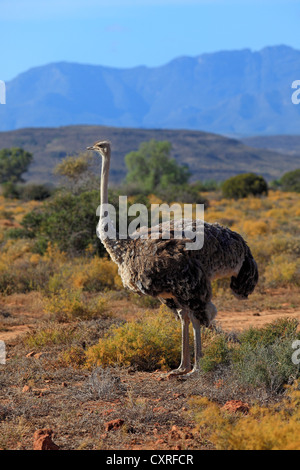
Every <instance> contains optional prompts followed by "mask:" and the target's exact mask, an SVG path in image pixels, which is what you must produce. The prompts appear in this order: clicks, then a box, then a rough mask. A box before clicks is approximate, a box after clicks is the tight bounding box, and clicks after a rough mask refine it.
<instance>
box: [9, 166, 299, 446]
mask: <svg viewBox="0 0 300 470" xmlns="http://www.w3.org/2000/svg"><path fill="white" fill-rule="evenodd" d="M80 158H81V157H80ZM73 164H74V165H75V169H76V165H77V163H76V159H72V160H70V159H69V160H68V165H70V166H67V168H68V169H69V170H70V168H71V170H72V167H73ZM82 168H83V167H82ZM86 168H87V167H86ZM71 170H70V171H71ZM72 171H73V170H72ZM72 171H71V173H69V176H66V175H67V173H65V178H66V179H65V180H64V185H65V187H64V188H63V187H61V188H59V189H58V190H56V191H55V192H54V193H53V194H51V196H50V197H48V198H46V199H44V200H40V199H39V198H36V197H33V196H32V195H33V194H34V191H33V192H32V193H31V194H32V195H31V196H29V197H28V198H25V197H24V198H22V199H18V198H15V199H13V198H11V197H4V195H3V194H2V196H0V250H1V258H0V333H1V334H2V335H3V336H0V339H2V337H3V338H10V336H9V335H10V334H12V335H14V332H15V331H16V332H17V331H18V329H20V331H21V332H23V333H24V331H25V334H23V336H17V335H15V336H11V338H13V339H12V340H10V339H8V340H7V350H8V352H9V360H8V361H7V364H6V365H5V366H2V365H0V368H1V385H3V386H2V387H0V395H1V405H0V447H1V448H3V449H13V448H26V449H27V448H28V449H29V448H32V436H33V433H34V431H35V430H36V429H39V428H41V427H44V423H45V420H46V421H47V423H49V426H51V427H53V428H54V429H55V431H56V432H57V439H58V443H59V445H60V446H61V447H62V448H64V449H68V448H73V449H74V448H86V449H96V448H101V449H114V448H116V447H118V448H121V449H132V448H136V446H138V444H137V443H138V442H141V443H142V444H141V445H142V446H143V448H155V449H156V448H163V449H174V448H175V447H176V448H178V447H180V448H181V449H200V448H201V449H211V448H217V449H277V448H278V449H288V448H291V449H299V448H300V443H299V439H298V438H297V430H298V427H297V426H298V424H297V423H298V422H299V413H298V409H299V386H298V383H297V381H298V380H299V379H300V369H299V364H298V365H297V364H294V363H293V362H292V360H291V356H292V354H293V352H294V349H293V347H292V344H293V342H294V341H295V340H297V339H298V340H299V339H300V333H299V324H298V319H299V315H298V313H297V312H298V305H299V288H300V265H299V259H300V256H299V255H300V244H299V219H300V197H299V194H298V193H297V192H285V191H282V190H270V191H269V192H268V194H267V195H263V197H259V196H253V195H250V196H248V197H245V198H240V199H239V198H237V199H228V198H225V197H223V195H222V193H221V191H220V190H219V188H216V187H214V188H213V190H210V191H206V192H205V200H207V201H208V203H207V204H206V210H205V220H206V221H208V222H218V223H220V224H223V225H226V226H228V227H230V228H231V229H232V230H234V231H237V232H239V233H241V234H242V235H243V236H244V237H245V239H246V240H247V242H248V244H249V246H250V247H251V250H252V252H253V255H254V257H255V259H256V260H257V262H258V266H259V274H260V279H259V284H258V286H257V288H256V290H255V292H254V293H253V294H252V295H251V296H250V297H249V300H248V301H247V302H243V303H242V302H238V301H237V300H236V299H235V298H233V296H232V294H231V293H230V290H229V280H215V281H214V282H213V294H214V303H215V304H216V306H217V308H218V310H219V311H220V313H219V317H217V324H216V325H214V326H213V327H212V328H210V329H203V332H202V343H203V350H204V356H203V357H202V358H201V360H200V365H201V370H202V372H201V377H200V380H191V381H189V382H188V383H186V382H181V381H179V380H178V381H177V380H176V379H175V380H174V382H172V384H171V385H172V386H171V387H170V382H169V381H168V380H163V378H162V377H161V375H162V374H163V372H164V371H168V370H170V369H171V368H175V367H177V366H178V364H179V361H180V348H181V332H180V324H179V322H176V321H175V320H174V317H173V315H172V314H171V313H170V312H169V311H168V310H167V309H166V307H161V306H160V304H159V302H158V301H157V300H156V299H152V298H148V297H144V296H137V295H133V294H131V293H130V292H128V291H125V290H124V289H123V285H122V282H121V279H120V277H119V275H118V271H117V266H116V265H115V264H114V263H113V262H112V261H111V260H110V259H109V258H108V257H107V255H106V253H105V250H104V248H103V246H102V245H101V244H100V243H99V241H98V240H97V238H96V235H95V227H96V224H97V216H96V213H95V212H96V207H97V205H98V203H99V194H98V190H97V191H93V190H91V189H90V188H89V187H88V186H89V185H86V184H85V183H84V184H82V185H81V182H79V186H80V188H79V190H78V186H77V185H76V184H75V187H74V184H73V182H72V181H75V180H76V177H75V176H74V178H75V179H74V180H72V178H73V176H72ZM87 171H89V170H87ZM75 173H76V172H75ZM77 181H79V180H77ZM91 181H93V179H92V180H91ZM201 184H202V183H201ZM201 184H199V183H197V184H194V185H188V184H185V185H177V184H174V185H171V186H170V187H168V188H166V189H165V190H164V191H165V192H163V189H161V190H160V193H159V197H158V191H156V190H155V193H151V192H149V193H147V192H146V193H145V192H144V193H143V194H140V193H139V192H138V191H137V192H136V193H135V194H132V195H131V196H130V197H129V198H128V203H129V204H132V203H134V202H143V203H144V204H146V206H147V207H150V204H152V203H162V202H173V200H176V199H175V198H176V197H177V198H178V200H179V202H187V200H188V197H191V201H192V202H198V201H199V200H203V196H202V194H201V192H202V191H203V187H202V186H201ZM18 187H19V185H18V184H17V185H15V188H18ZM179 189H181V190H182V192H181V193H180V192H179ZM38 192H39V191H38ZM41 192H42V189H41ZM119 194H122V193H121V189H120V188H114V189H112V190H111V191H110V196H109V197H110V201H111V202H112V203H113V204H114V205H116V206H117V202H118V196H119ZM123 194H124V193H123ZM31 198H32V199H31ZM224 312H225V314H224ZM26 331H27V332H26ZM5 335H7V336H5ZM190 337H191V344H192V329H190ZM5 341H6V339H5ZM200 396H201V397H202V398H199V397H200ZM203 397H205V398H203ZM234 399H237V400H243V402H244V401H245V402H247V403H248V404H249V408H250V411H249V413H248V415H245V416H244V415H243V414H238V413H236V414H232V413H229V412H228V411H226V409H225V408H223V406H222V405H223V404H224V403H225V402H227V401H228V400H234ZM37 402H38V405H39V406H38V407H37ZM187 408H189V410H190V411H191V412H190V413H187V412H186V410H187ZM120 417H122V419H124V421H125V424H124V427H123V428H122V429H121V430H115V431H114V432H106V431H105V424H106V423H107V421H109V420H111V419H118V418H120ZM191 422H192V423H194V426H192V427H191ZM174 423H176V425H174ZM47 426H48V424H47ZM176 427H177V428H178V429H177V428H176ZM193 427H195V429H192V428H193ZM174 428H176V429H175V430H174ZM294 431H295V432H294ZM298 434H299V433H298ZM174 436H175V437H174ZM178 436H179V437H178ZM191 436H192V437H191ZM55 438H56V436H55Z"/></svg>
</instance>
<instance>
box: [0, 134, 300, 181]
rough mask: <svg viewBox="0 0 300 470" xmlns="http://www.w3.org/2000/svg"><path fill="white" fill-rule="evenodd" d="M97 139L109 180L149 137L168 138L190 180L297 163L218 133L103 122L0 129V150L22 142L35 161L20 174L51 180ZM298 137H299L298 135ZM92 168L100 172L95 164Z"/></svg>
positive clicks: (278, 171) (279, 170)
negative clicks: (106, 150)
mask: <svg viewBox="0 0 300 470" xmlns="http://www.w3.org/2000/svg"><path fill="white" fill-rule="evenodd" d="M99 139H108V140H110V141H111V143H112V152H113V155H112V160H111V181H112V182H113V183H119V182H121V181H122V179H123V178H124V177H125V175H126V167H125V163H124V156H125V155H126V153H128V152H130V151H132V150H137V149H138V147H139V144H140V143H141V142H145V141H148V140H150V139H156V140H168V141H170V142H171V144H172V156H173V157H174V158H176V160H177V161H178V162H180V163H186V164H188V165H189V168H190V170H191V172H192V178H191V180H192V181H195V180H202V181H204V180H208V179H215V180H218V181H221V180H224V179H226V178H228V177H230V176H232V175H236V174H238V173H244V172H249V171H253V172H255V173H258V174H262V175H263V176H264V177H265V178H266V179H267V180H273V179H276V178H279V177H280V176H281V175H282V174H283V173H284V172H285V171H288V170H293V169H295V168H297V167H299V154H297V153H294V154H289V153H285V154H281V153H278V152H277V151H275V150H266V149H263V148H260V149H258V148H254V147H250V146H248V145H245V144H244V143H242V142H240V141H238V140H236V139H232V138H227V137H224V136H221V135H217V134H212V133H207V132H200V131H192V130H191V131H187V130H155V129H130V128H116V127H105V126H68V127H57V128H27V129H19V130H15V131H8V132H0V149H1V148H5V147H14V146H17V147H23V148H24V149H26V150H28V151H30V152H32V153H33V156H34V162H33V163H32V165H31V166H30V171H29V172H28V173H27V174H26V175H25V177H26V179H27V180H28V181H35V182H53V183H55V178H54V176H53V173H52V171H53V168H54V167H55V166H56V164H57V163H59V162H60V161H61V159H62V158H64V157H65V156H66V155H72V154H77V153H79V152H84V151H85V149H86V147H87V146H88V145H91V143H93V142H95V141H96V140H99ZM299 139H300V138H299ZM95 171H98V172H99V168H98V169H96V170H95Z"/></svg>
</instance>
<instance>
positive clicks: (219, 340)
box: [200, 334, 230, 372]
mask: <svg viewBox="0 0 300 470" xmlns="http://www.w3.org/2000/svg"><path fill="white" fill-rule="evenodd" d="M229 352H230V350H229V347H228V341H227V339H226V337H225V335H224V334H218V335H216V336H215V337H213V338H212V339H211V340H210V341H209V343H208V344H207V346H206V347H204V354H203V357H202V358H201V359H200V368H201V370H202V371H203V372H210V371H213V370H214V369H216V368H217V366H218V365H220V364H229V360H230V356H229Z"/></svg>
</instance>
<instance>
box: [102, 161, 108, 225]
mask: <svg viewBox="0 0 300 470" xmlns="http://www.w3.org/2000/svg"><path fill="white" fill-rule="evenodd" d="M109 166H110V155H108V156H107V158H102V170H101V184H100V203H101V204H108V177H109ZM101 216H102V214H101ZM101 216H100V217H101Z"/></svg>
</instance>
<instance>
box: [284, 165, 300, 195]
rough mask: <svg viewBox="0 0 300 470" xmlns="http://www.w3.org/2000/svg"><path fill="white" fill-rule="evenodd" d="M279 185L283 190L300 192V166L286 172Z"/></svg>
mask: <svg viewBox="0 0 300 470" xmlns="http://www.w3.org/2000/svg"><path fill="white" fill-rule="evenodd" d="M279 185H280V186H281V189H282V190H283V191H295V192H296V193H300V168H298V169H297V170H294V171H288V172H287V173H285V174H284V175H283V176H282V178H281V179H280V180H279Z"/></svg>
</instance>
